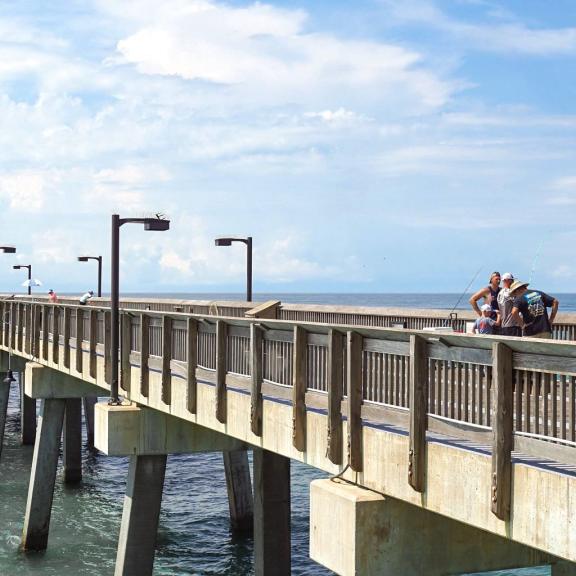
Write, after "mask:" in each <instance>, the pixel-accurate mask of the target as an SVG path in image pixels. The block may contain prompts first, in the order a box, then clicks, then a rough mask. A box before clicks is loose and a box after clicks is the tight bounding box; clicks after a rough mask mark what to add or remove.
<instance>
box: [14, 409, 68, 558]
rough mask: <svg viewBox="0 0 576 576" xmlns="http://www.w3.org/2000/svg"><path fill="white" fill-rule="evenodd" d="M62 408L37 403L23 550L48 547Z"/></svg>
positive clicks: (62, 415)
mask: <svg viewBox="0 0 576 576" xmlns="http://www.w3.org/2000/svg"><path fill="white" fill-rule="evenodd" d="M65 406H66V402H65V401H64V400H56V399H47V400H42V401H41V402H40V417H39V419H38V434H37V436H36V443H35V444H34V457H33V459H32V472H31V474H30V485H29V488H28V500H27V503H26V516H25V519H24V530H23V532H22V543H21V547H22V549H23V550H45V549H46V547H47V545H48V531H49V529H50V515H51V513H52V498H53V496H54V483H55V481H56V469H57V466H58V455H59V453H60V438H61V437H62V423H63V420H64V408H65Z"/></svg>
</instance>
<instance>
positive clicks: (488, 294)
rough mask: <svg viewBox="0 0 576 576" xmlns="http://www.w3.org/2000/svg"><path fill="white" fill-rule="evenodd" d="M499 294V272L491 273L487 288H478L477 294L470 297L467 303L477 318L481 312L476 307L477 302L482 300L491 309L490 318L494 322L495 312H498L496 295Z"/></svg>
mask: <svg viewBox="0 0 576 576" xmlns="http://www.w3.org/2000/svg"><path fill="white" fill-rule="evenodd" d="M499 293H500V272H492V274H491V275H490V281H489V282H488V286H485V287H484V288H480V290H478V292H476V293H475V294H473V295H472V297H471V298H470V300H469V302H470V305H471V306H472V309H473V310H474V312H476V314H478V316H482V311H481V310H480V308H479V307H478V300H480V299H481V298H484V304H488V305H489V306H490V308H491V309H492V312H491V314H490V318H492V320H496V316H497V315H496V312H498V310H499V308H498V294H499Z"/></svg>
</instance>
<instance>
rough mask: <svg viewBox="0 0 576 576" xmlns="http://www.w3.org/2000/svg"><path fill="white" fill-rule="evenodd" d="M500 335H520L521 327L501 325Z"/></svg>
mask: <svg viewBox="0 0 576 576" xmlns="http://www.w3.org/2000/svg"><path fill="white" fill-rule="evenodd" d="M500 334H502V336H518V337H520V336H522V328H520V326H506V327H505V326H502V327H501V328H500Z"/></svg>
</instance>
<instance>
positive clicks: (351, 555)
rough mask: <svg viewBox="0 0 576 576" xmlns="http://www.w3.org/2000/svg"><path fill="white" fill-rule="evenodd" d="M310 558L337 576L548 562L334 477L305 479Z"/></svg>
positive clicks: (409, 575)
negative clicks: (307, 484)
mask: <svg viewBox="0 0 576 576" xmlns="http://www.w3.org/2000/svg"><path fill="white" fill-rule="evenodd" d="M310 557H311V558H312V559H313V560H315V561H316V562H318V563H319V564H322V565H323V566H326V567H327V568H329V569H330V570H333V571H334V572H336V574H340V575H341V576H376V575H378V576H387V575H396V574H402V575H403V576H419V575H420V574H426V575H427V576H440V575H444V574H461V573H468V572H485V571H490V570H501V569H506V568H520V567H522V568H523V567H527V566H538V565H542V564H547V563H549V562H550V561H551V557H550V556H549V555H547V554H545V553H543V552H540V551H537V550H535V549H533V548H529V547H528V546H523V545H521V544H517V543H515V542H512V541H510V540H508V539H505V538H502V537H500V536H495V535H493V534H490V533H488V532H484V531H482V530H478V529H476V528H473V527H471V526H467V525H465V524H462V523H460V522H456V521H454V520H451V519H449V518H446V517H443V516H440V515H438V514H434V513H432V512H428V511H427V510H423V509H421V508H418V507H416V506H412V505H410V504H406V503H404V502H402V501H400V500H396V499H394V498H388V497H385V496H382V495H380V494H377V493H376V492H371V491H369V490H366V489H363V488H360V487H358V486H356V485H353V484H349V483H347V482H344V481H341V480H336V481H332V480H315V481H314V482H312V484H311V489H310Z"/></svg>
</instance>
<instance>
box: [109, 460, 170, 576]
mask: <svg viewBox="0 0 576 576" xmlns="http://www.w3.org/2000/svg"><path fill="white" fill-rule="evenodd" d="M166 459H167V457H166V454H160V455H155V456H131V457H130V467H129V469H128V480H127V483H126V496H125V498H124V510H123V512H122V525H121V527H120V537H119V539H118V554H117V556H116V570H115V572H114V574H115V576H149V575H151V574H152V570H153V567H154V554H155V551H156V534H157V531H158V520H159V518H160V505H161V503H162V490H163V487H164V475H165V472H166Z"/></svg>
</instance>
